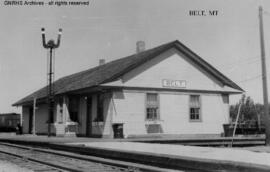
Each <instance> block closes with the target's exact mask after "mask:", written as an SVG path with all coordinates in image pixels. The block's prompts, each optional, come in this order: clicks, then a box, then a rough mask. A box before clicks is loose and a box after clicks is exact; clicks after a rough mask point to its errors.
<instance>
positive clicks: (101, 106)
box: [94, 94, 104, 122]
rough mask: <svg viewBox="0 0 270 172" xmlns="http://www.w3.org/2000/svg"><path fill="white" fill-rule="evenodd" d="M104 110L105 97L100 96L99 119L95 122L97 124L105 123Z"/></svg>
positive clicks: (98, 101)
mask: <svg viewBox="0 0 270 172" xmlns="http://www.w3.org/2000/svg"><path fill="white" fill-rule="evenodd" d="M103 108H104V95H103V94H98V95H97V117H96V119H95V120H94V121H95V122H103V121H104V117H103V115H104V113H103Z"/></svg>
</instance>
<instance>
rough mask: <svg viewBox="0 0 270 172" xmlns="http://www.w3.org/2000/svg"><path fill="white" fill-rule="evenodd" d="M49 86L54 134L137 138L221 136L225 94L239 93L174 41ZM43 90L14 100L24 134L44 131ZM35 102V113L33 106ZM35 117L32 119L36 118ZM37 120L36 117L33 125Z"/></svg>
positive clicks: (226, 114) (141, 48)
mask: <svg viewBox="0 0 270 172" xmlns="http://www.w3.org/2000/svg"><path fill="white" fill-rule="evenodd" d="M137 51H138V52H137V53H136V54H134V55H131V56H128V57H125V58H120V59H118V60H115V61H111V62H108V63H104V61H103V63H101V64H100V65H99V66H97V67H94V68H91V69H88V70H85V71H81V72H78V73H75V74H72V75H69V76H66V77H63V78H60V79H58V80H57V81H55V82H54V92H55V106H54V123H53V125H51V130H52V132H53V133H54V134H55V135H56V136H68V135H73V136H74V135H76V136H86V137H107V138H113V137H125V138H127V137H139V136H152V135H198V134H201V135H203V134H207V135H209V134H213V135H220V134H221V133H223V124H226V123H228V122H229V95H230V94H239V93H242V92H243V90H242V89H241V88H240V87H239V86H238V85H237V84H235V83H234V82H233V81H231V80H230V79H229V78H227V77H226V76H224V75H223V74H222V73H221V72H219V71H218V70H217V69H215V68H214V67H213V66H211V65H210V64H209V63H207V62H206V61H205V60H203V59H202V58H201V57H199V56H198V55H196V54H195V53H194V52H192V51H191V50H190V49H189V48H187V47H186V46H185V45H183V44H182V43H181V42H179V41H178V40H176V41H173V42H169V43H167V44H163V45H161V46H158V47H155V48H152V49H149V50H144V42H138V43H137ZM46 97H47V88H46V87H44V88H42V89H40V90H38V91H36V92H34V93H32V94H31V95H28V96H26V97H25V98H23V99H21V100H19V101H18V102H16V103H14V104H13V105H14V106H22V116H23V132H24V133H32V132H33V126H34V132H35V133H36V134H47V132H48V123H47V121H48V104H47V103H46V102H47V98H46ZM34 100H36V101H35V102H36V103H35V104H36V108H33V102H34ZM33 114H34V115H33ZM33 119H34V120H33Z"/></svg>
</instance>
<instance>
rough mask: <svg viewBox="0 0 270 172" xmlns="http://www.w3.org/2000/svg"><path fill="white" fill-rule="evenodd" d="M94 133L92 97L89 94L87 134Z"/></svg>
mask: <svg viewBox="0 0 270 172" xmlns="http://www.w3.org/2000/svg"><path fill="white" fill-rule="evenodd" d="M91 134H92V97H91V96H87V100H86V136H88V137H89V136H91Z"/></svg>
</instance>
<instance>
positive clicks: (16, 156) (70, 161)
mask: <svg viewBox="0 0 270 172" xmlns="http://www.w3.org/2000/svg"><path fill="white" fill-rule="evenodd" d="M0 160H5V161H9V162H11V163H14V164H17V165H18V166H21V167H24V168H27V169H30V170H32V171H44V172H45V171H46V172H66V171H72V172H73V171H74V172H86V171H87V172H164V171H176V170H168V169H162V168H158V167H153V166H148V165H142V164H136V163H130V162H123V161H118V160H111V159H104V158H98V157H92V156H86V155H80V154H75V153H70V152H66V151H58V150H50V149H43V148H35V147H29V146H21V145H16V144H9V143H2V142H0Z"/></svg>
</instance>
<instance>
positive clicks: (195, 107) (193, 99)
mask: <svg viewBox="0 0 270 172" xmlns="http://www.w3.org/2000/svg"><path fill="white" fill-rule="evenodd" d="M189 107H190V112H189V119H190V120H191V121H200V120H201V103H200V96H199V95H191V96H190V102H189Z"/></svg>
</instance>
